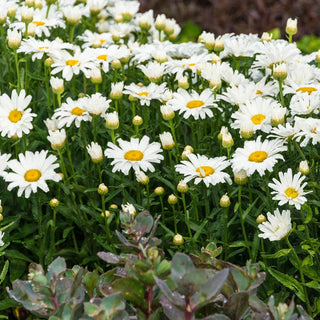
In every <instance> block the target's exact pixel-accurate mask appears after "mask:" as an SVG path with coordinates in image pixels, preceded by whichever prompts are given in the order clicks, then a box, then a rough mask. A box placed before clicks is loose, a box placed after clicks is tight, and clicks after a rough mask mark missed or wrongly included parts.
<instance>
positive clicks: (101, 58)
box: [97, 54, 108, 61]
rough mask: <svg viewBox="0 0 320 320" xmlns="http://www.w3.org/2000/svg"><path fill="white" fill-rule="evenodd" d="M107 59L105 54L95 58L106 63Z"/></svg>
mask: <svg viewBox="0 0 320 320" xmlns="http://www.w3.org/2000/svg"><path fill="white" fill-rule="evenodd" d="M107 57H108V55H107V54H100V56H97V59H99V60H104V61H106V60H107Z"/></svg>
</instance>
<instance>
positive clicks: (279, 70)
mask: <svg viewBox="0 0 320 320" xmlns="http://www.w3.org/2000/svg"><path fill="white" fill-rule="evenodd" d="M272 75H273V77H274V78H275V79H276V80H278V81H283V80H284V79H285V78H286V77H287V66H286V64H285V63H281V64H278V65H273V69H272Z"/></svg>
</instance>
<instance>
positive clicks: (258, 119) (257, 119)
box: [251, 113, 266, 124]
mask: <svg viewBox="0 0 320 320" xmlns="http://www.w3.org/2000/svg"><path fill="white" fill-rule="evenodd" d="M265 118H266V116H265V115H264V114H261V113H258V114H256V115H254V116H253V117H252V118H251V121H252V123H253V124H260V123H261V122H262V121H263V120H264V119H265Z"/></svg>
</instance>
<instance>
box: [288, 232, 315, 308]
mask: <svg viewBox="0 0 320 320" xmlns="http://www.w3.org/2000/svg"><path fill="white" fill-rule="evenodd" d="M285 240H286V242H287V245H288V247H289V248H290V249H291V250H292V253H293V255H294V257H295V259H296V262H297V264H298V269H299V273H300V278H301V281H302V286H303V291H304V295H305V298H306V304H307V311H308V313H309V314H311V313H312V311H311V306H310V301H309V297H308V292H307V288H306V282H305V279H304V274H303V271H302V268H303V266H302V262H301V260H300V258H299V257H298V255H297V253H296V250H295V249H294V248H293V246H292V245H291V243H290V241H289V237H288V236H287V237H285Z"/></svg>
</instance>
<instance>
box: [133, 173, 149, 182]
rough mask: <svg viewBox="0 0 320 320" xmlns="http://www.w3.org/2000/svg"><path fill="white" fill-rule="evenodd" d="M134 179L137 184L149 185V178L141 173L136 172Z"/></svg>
mask: <svg viewBox="0 0 320 320" xmlns="http://www.w3.org/2000/svg"><path fill="white" fill-rule="evenodd" d="M136 179H137V181H138V182H139V183H141V184H144V185H146V184H148V183H149V177H148V176H147V175H146V174H145V173H144V172H143V171H136Z"/></svg>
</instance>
